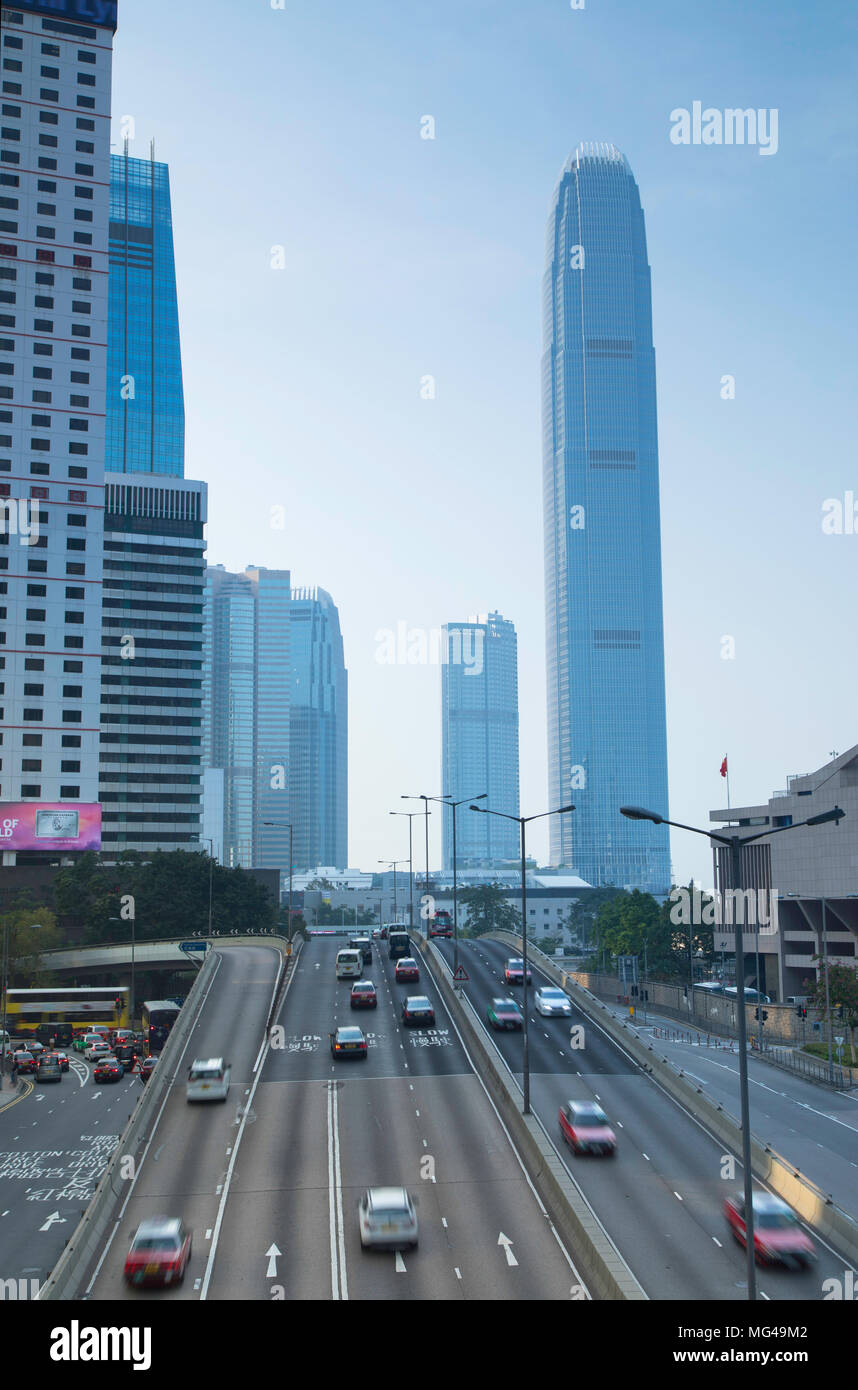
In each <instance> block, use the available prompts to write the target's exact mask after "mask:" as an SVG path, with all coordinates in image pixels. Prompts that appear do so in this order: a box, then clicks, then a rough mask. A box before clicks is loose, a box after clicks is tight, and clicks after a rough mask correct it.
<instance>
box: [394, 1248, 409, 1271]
mask: <svg viewBox="0 0 858 1390" xmlns="http://www.w3.org/2000/svg"><path fill="white" fill-rule="evenodd" d="M396 1272H397V1274H407V1273H408V1270H407V1269H406V1268H405V1261H404V1260H403V1258H402V1251H401V1250H397V1252H396Z"/></svg>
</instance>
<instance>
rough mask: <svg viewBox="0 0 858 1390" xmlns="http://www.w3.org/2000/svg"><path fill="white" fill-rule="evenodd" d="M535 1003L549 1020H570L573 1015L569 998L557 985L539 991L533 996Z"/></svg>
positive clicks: (544, 987) (546, 986)
mask: <svg viewBox="0 0 858 1390" xmlns="http://www.w3.org/2000/svg"><path fill="white" fill-rule="evenodd" d="M533 1002H534V1004H535V1005H536V1007H537V1009H538V1010H539V1012H540V1013H541V1014H543V1015H544V1016H546V1017H548V1018H551V1017H552V1016H553V1017H560V1018H568V1017H569V1016H570V1014H571V1013H572V1005H571V1004H570V1003H569V999H568V996H567V995H565V994H564V993H563V990H562V989H557V987H556V986H555V985H544V986H543V987H542V989H538V990H537V991H536V993H535V994H534V996H533Z"/></svg>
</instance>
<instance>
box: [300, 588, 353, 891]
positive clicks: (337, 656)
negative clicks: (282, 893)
mask: <svg viewBox="0 0 858 1390" xmlns="http://www.w3.org/2000/svg"><path fill="white" fill-rule="evenodd" d="M290 626H291V653H292V658H291V660H292V670H291V685H290V688H291V698H290V723H289V727H290V744H291V760H290V767H291V775H290V806H291V820H292V824H293V826H294V858H293V862H294V864H295V865H296V866H297V867H299V868H301V869H309V868H312V866H313V865H314V864H335V865H336V866H337V867H338V868H345V866H346V865H347V864H348V673H347V671H346V666H345V658H344V654H343V639H342V633H341V631H340V618H339V613H338V612H337V608H336V605H335V603H334V601H333V599H332V598H331V595H330V594H329V593H327V592H326V591H325V590H324V589H293V590H292V608H291V619H290Z"/></svg>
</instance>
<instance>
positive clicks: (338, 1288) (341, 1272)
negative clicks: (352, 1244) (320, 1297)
mask: <svg viewBox="0 0 858 1390" xmlns="http://www.w3.org/2000/svg"><path fill="white" fill-rule="evenodd" d="M338 1120H339V1095H338V1091H337V1085H336V1082H333V1081H329V1082H328V1104H327V1125H328V1225H329V1230H330V1247H331V1297H332V1298H333V1299H334V1301H335V1302H336V1301H338V1300H340V1299H347V1298H348V1296H349V1291H348V1280H347V1277H346V1251H345V1236H344V1232H343V1191H342V1188H343V1179H342V1171H341V1168H340V1140H339V1131H338Z"/></svg>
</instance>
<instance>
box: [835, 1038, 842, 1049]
mask: <svg viewBox="0 0 858 1390" xmlns="http://www.w3.org/2000/svg"><path fill="white" fill-rule="evenodd" d="M834 1041H835V1042H836V1043H837V1046H838V1047H842V1046H843V1042H844V1039H843V1038H835V1039H834Z"/></svg>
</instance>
